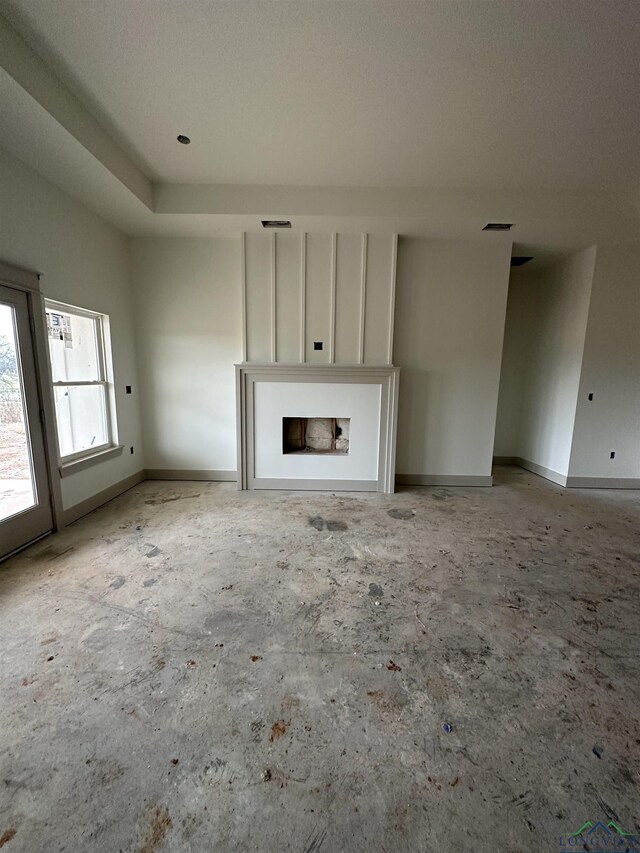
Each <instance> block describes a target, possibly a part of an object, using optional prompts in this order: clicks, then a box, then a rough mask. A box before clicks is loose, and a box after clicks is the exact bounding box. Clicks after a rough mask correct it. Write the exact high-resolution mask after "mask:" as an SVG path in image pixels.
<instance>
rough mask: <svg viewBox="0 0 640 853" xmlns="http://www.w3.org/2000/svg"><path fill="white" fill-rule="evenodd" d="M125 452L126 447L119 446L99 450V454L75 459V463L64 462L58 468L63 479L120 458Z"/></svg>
mask: <svg viewBox="0 0 640 853" xmlns="http://www.w3.org/2000/svg"><path fill="white" fill-rule="evenodd" d="M123 450H124V445H122V444H118V445H115V446H114V447H107V449H106V450H99V451H98V452H97V453H92V454H91V455H90V456H83V457H82V458H81V459H74V460H73V462H63V463H62V465H60V467H59V468H58V471H59V472H60V476H61V477H62V478H64V477H69V476H70V475H71V474H77V473H78V471H84V469H85V468H91V467H92V466H93V465H99V464H100V463H101V462H106V461H107V460H108V459H113V458H114V457H115V456H120V454H121V453H122V451H123Z"/></svg>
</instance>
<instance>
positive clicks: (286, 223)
mask: <svg viewBox="0 0 640 853" xmlns="http://www.w3.org/2000/svg"><path fill="white" fill-rule="evenodd" d="M262 227H263V228H291V221H290V220H289V219H263V220H262Z"/></svg>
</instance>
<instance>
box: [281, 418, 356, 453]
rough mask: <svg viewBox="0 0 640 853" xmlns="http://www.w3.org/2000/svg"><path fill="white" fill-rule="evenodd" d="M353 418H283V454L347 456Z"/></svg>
mask: <svg viewBox="0 0 640 853" xmlns="http://www.w3.org/2000/svg"><path fill="white" fill-rule="evenodd" d="M350 432H351V418H283V419H282V452H283V454H284V453H319V454H329V455H331V456H347V455H348V453H349V434H350Z"/></svg>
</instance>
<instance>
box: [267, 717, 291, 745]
mask: <svg viewBox="0 0 640 853" xmlns="http://www.w3.org/2000/svg"><path fill="white" fill-rule="evenodd" d="M289 725H290V723H285V721H284V720H277V721H276V722H275V723H274V724H273V725H272V726H271V734H270V735H269V740H270V741H271V743H274V742H275V741H277V740H279V739H280V738H281V737H282V735H285V734H286V733H287V729H288V728H289Z"/></svg>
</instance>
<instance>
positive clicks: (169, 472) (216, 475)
mask: <svg viewBox="0 0 640 853" xmlns="http://www.w3.org/2000/svg"><path fill="white" fill-rule="evenodd" d="M145 473H146V475H147V480H211V481H213V482H219V483H235V482H237V480H238V472H237V471H233V470H229V471H216V470H214V469H198V468H147V470H146V472H145Z"/></svg>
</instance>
